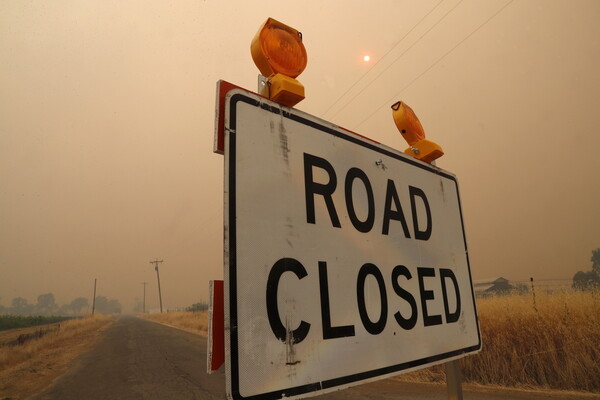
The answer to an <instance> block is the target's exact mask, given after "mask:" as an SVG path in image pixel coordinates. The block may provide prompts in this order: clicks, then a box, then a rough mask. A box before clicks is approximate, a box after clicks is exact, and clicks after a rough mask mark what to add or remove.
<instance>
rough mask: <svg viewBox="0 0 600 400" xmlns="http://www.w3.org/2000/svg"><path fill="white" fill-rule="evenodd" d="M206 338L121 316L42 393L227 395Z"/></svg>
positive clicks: (367, 393)
mask: <svg viewBox="0 0 600 400" xmlns="http://www.w3.org/2000/svg"><path fill="white" fill-rule="evenodd" d="M205 370H206V339H204V338H202V337H200V336H197V335H194V334H190V333H187V332H183V331H180V330H177V329H174V328H170V327H166V326H163V325H159V324H155V323H153V322H149V321H145V320H141V319H137V318H133V317H123V318H121V319H119V320H118V321H117V322H115V323H114V324H113V325H112V326H111V327H110V328H109V330H108V331H107V332H106V336H105V337H104V339H103V340H102V341H101V342H100V343H99V344H98V346H97V347H96V348H95V349H94V350H93V351H92V352H90V353H88V354H86V355H84V356H83V357H81V358H80V359H79V360H78V361H77V362H76V363H75V365H74V366H73V367H72V368H71V370H70V371H69V372H68V373H67V374H65V375H63V376H62V377H61V378H59V379H58V380H57V381H56V382H55V384H54V385H53V386H51V387H49V388H47V389H46V390H45V391H44V392H42V393H40V394H38V395H37V396H34V397H33V399H35V400H42V399H61V400H75V399H77V400H79V399H89V400H94V399H102V400H105V399H114V400H118V399H148V400H153V399H161V400H162V399H170V400H177V399H202V400H213V399H225V376H224V374H223V373H222V372H221V373H217V374H213V375H208V374H206V372H205ZM464 397H465V400H475V399H477V400H522V399H535V400H547V399H548V400H549V399H552V400H556V399H565V400H567V399H568V400H580V399H581V400H583V399H586V400H589V399H600V395H579V394H574V395H568V394H566V393H558V392H552V393H540V392H523V391H511V390H491V389H481V388H476V387H470V386H466V387H465V396H464ZM318 398H319V399H323V400H375V399H377V400H392V399H394V400H446V399H447V395H446V388H445V386H444V385H435V384H411V383H402V382H398V381H395V380H385V381H380V382H375V383H372V384H367V385H361V386H357V387H355V388H351V389H347V390H343V391H340V392H336V393H330V394H327V395H323V396H321V397H318Z"/></svg>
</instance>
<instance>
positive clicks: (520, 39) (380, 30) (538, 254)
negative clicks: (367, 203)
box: [0, 0, 600, 310]
mask: <svg viewBox="0 0 600 400" xmlns="http://www.w3.org/2000/svg"><path fill="white" fill-rule="evenodd" d="M267 17H273V18H275V19H278V20H280V21H282V22H285V23H287V24H289V25H291V26H293V27H295V28H297V29H298V30H300V31H302V33H303V39H304V43H305V46H306V48H307V52H308V57H309V61H308V67H307V69H306V71H305V72H304V73H303V74H302V75H300V76H299V78H298V79H299V80H300V81H301V82H302V83H303V85H304V86H305V88H306V99H305V100H304V101H302V102H301V103H299V104H298V105H297V108H299V109H301V110H303V111H306V112H308V113H310V114H313V115H316V116H318V117H321V118H324V119H326V120H329V121H331V122H333V123H335V124H337V125H340V126H343V127H345V128H347V129H350V130H353V131H355V132H357V133H360V134H362V135H364V136H368V137H370V138H372V139H374V140H376V141H379V142H381V143H384V144H386V145H388V146H391V147H394V148H397V149H400V150H403V149H404V148H406V143H405V142H404V141H403V139H402V138H401V137H400V134H399V133H398V131H397V130H396V128H395V126H394V122H393V119H392V115H391V110H390V105H391V104H393V103H394V102H396V101H398V100H403V101H405V102H406V103H408V104H409V105H410V106H411V107H412V108H413V110H415V112H416V113H417V115H418V116H419V118H420V120H421V122H422V124H423V126H424V128H425V131H426V133H427V136H428V138H429V139H431V140H433V141H435V142H437V143H439V144H440V145H441V146H442V148H443V149H444V151H445V152H446V155H445V156H444V157H442V158H441V159H439V160H438V163H437V165H438V166H440V167H442V168H444V169H446V170H448V171H450V172H452V173H454V174H456V176H457V177H458V180H459V184H460V190H461V199H462V205H463V214H464V218H465V228H466V234H467V242H468V246H469V253H470V261H471V270H472V274H473V278H474V279H475V280H480V279H487V278H496V277H499V276H503V277H505V278H507V279H510V280H515V281H520V280H526V279H529V277H535V278H536V279H570V278H571V277H572V276H573V274H574V273H575V272H577V271H578V270H589V269H590V268H591V263H590V261H589V260H590V257H591V251H592V250H593V249H595V248H598V247H600V206H599V205H600V157H599V156H598V151H599V149H600V73H599V71H600V23H598V21H600V2H598V1H596V0H576V1H554V0H514V1H509V0H486V1H479V0H465V1H458V0H441V1H440V0H431V1H423V0H402V1H401V0H393V1H392V0H390V1H379V0H375V1H348V0H343V1H341V0H332V1H321V0H318V1H317V0H307V1H304V2H300V3H299V2H287V1H277V2H275V1H270V2H265V1H252V2H246V1H215V0H206V1H176V2H165V1H158V0H144V1H141V0H140V1H120V0H119V1H116V0H107V1H80V0H77V1H62V0H59V1H53V2H47V1H27V2H25V1H2V2H0V298H1V299H0V304H2V305H4V306H9V305H10V303H11V300H12V299H13V298H14V297H17V296H22V297H25V298H27V299H28V300H29V301H30V302H35V301H36V298H37V296H38V295H40V294H43V293H49V292H51V293H54V294H55V296H56V299H57V302H58V303H60V304H62V303H66V302H69V301H71V300H72V299H73V298H75V297H79V296H83V297H87V298H91V296H92V290H93V282H94V279H95V278H97V279H98V292H97V294H98V295H99V296H107V297H109V298H116V299H118V300H119V301H120V302H121V304H122V305H123V306H124V308H125V310H131V309H132V307H133V304H134V301H135V299H136V298H137V299H141V298H142V293H143V286H142V282H148V286H147V305H148V308H156V307H158V296H157V287H156V275H155V272H154V269H153V267H152V265H151V264H150V263H149V261H150V260H153V259H154V258H156V257H158V258H159V259H163V260H164V262H163V263H162V264H161V266H160V268H161V269H160V272H161V284H162V292H163V303H164V307H165V308H174V307H185V306H189V305H190V304H192V303H195V302H198V301H207V300H208V281H209V280H210V279H222V277H223V157H222V156H220V155H217V154H213V152H212V146H213V130H214V113H215V87H216V82H217V80H219V79H225V80H227V81H229V82H232V83H234V84H237V85H239V86H242V87H245V88H247V89H250V90H255V89H256V85H257V83H256V81H257V74H258V70H257V69H256V67H255V66H254V64H253V62H252V59H251V56H250V50H249V47H250V41H251V39H252V37H253V36H254V34H255V32H256V31H257V30H258V28H259V27H260V25H261V24H262V23H263V22H264V21H265V20H266V18H267ZM365 55H369V56H370V58H371V59H370V61H369V62H365V61H364V56H365Z"/></svg>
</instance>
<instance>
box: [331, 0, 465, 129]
mask: <svg viewBox="0 0 600 400" xmlns="http://www.w3.org/2000/svg"><path fill="white" fill-rule="evenodd" d="M462 2H463V0H460V1H459V2H458V3H456V4H455V5H454V6H453V7H452V8H451V9H450V10H448V11H447V12H446V14H444V15H443V16H442V17H441V18H440V19H439V20H437V21H436V23H435V24H433V25H431V26H430V27H429V29H427V30H426V31H425V32H424V33H423V34H422V35H421V36H419V38H418V39H417V40H415V41H414V42H413V44H411V45H410V46H408V48H407V49H406V50H404V51H403V52H402V53H401V54H400V55H399V56H398V57H396V59H395V60H394V61H392V62H391V63H390V64H389V65H388V66H387V67H385V69H384V70H383V71H381V72H380V73H379V74H378V75H377V76H376V77H375V78H373V79H372V80H371V83H369V84H368V85H366V86H365V87H363V88H362V89H361V90H359V91H358V93H356V94H355V95H354V96H352V97H351V98H350V99H349V100H348V101H347V102H346V103H345V104H344V105H343V106H342V107H340V109H339V110H338V111H337V112H335V113H334V114H333V115H332V116H331V118H333V117H335V116H336V115H338V114H339V113H340V112H341V111H342V110H343V109H344V108H346V107H347V106H348V104H350V103H351V102H352V101H353V100H354V99H355V98H357V97H358V96H359V95H361V94H362V93H363V92H364V91H365V90H367V88H368V87H370V86H371V85H372V84H373V82H375V81H376V80H377V79H379V77H380V76H381V75H383V74H384V73H385V72H386V71H387V70H388V69H390V68H391V67H392V65H394V64H396V63H397V62H398V60H400V59H401V58H402V57H403V56H404V55H405V54H406V53H408V52H409V51H410V50H411V49H412V48H413V47H414V46H415V45H416V44H417V43H419V42H420V41H421V40H422V39H423V38H424V37H425V36H426V35H427V34H428V33H429V32H431V31H432V30H433V28H435V27H436V26H438V25H439V24H440V23H441V22H442V21H443V20H444V19H445V18H446V17H447V16H448V15H449V14H450V13H451V12H452V11H454V10H455V9H456V7H458V6H459V5H460V3H462Z"/></svg>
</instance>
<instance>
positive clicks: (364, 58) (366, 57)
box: [363, 55, 371, 62]
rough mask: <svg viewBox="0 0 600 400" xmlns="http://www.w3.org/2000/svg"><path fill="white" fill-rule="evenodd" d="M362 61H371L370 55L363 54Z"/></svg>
mask: <svg viewBox="0 0 600 400" xmlns="http://www.w3.org/2000/svg"><path fill="white" fill-rule="evenodd" d="M363 61H364V62H369V61H371V56H369V55H367V56H364V57H363Z"/></svg>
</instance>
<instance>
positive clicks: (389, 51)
mask: <svg viewBox="0 0 600 400" xmlns="http://www.w3.org/2000/svg"><path fill="white" fill-rule="evenodd" d="M443 1H444V0H440V1H439V2H438V3H437V4H436V5H435V6H433V8H432V9H431V10H429V12H428V13H427V14H425V15H424V16H423V17H422V18H421V19H420V20H419V22H417V23H416V24H415V25H414V26H413V27H412V28H411V29H410V30H409V31H408V32H407V33H406V34H405V35H404V36H402V38H401V39H400V40H399V41H398V42H397V43H396V44H395V45H393V46H392V47H391V48H390V49H389V50H388V51H387V52H386V53H385V54H384V55H383V56H382V57H381V58H380V59H379V60H377V62H376V63H375V64H373V66H372V67H371V68H369V70H368V71H366V72H365V73H364V74H362V76H361V77H360V78H358V79H357V80H356V81H355V82H354V83H353V84H352V86H350V87H349V88H348V89H347V90H346V91H345V92H344V93H342V95H340V97H338V98H337V99H336V100H335V101H334V102H333V103H332V104H331V105H330V106H329V107H328V108H327V110H325V111H324V112H323V113H322V114H321V116H324V115H325V114H327V113H328V112H329V110H331V109H332V108H333V107H334V106H335V105H336V104H337V103H338V102H339V101H340V100H341V99H342V98H343V97H344V96H345V95H347V94H348V92H350V91H351V90H352V89H354V87H355V86H356V85H357V84H358V83H359V82H360V81H362V80H363V78H364V77H365V76H367V75H368V74H369V72H371V71H372V70H373V69H374V68H375V67H376V66H377V64H379V63H380V62H381V61H382V60H383V59H384V58H385V57H387V55H388V54H390V53H391V51H392V50H394V49H395V48H396V47H398V46H399V45H400V43H402V42H403V41H404V39H406V37H407V36H408V35H410V33H411V32H412V31H413V30H415V28H416V27H417V26H419V24H421V22H423V20H424V19H425V18H427V17H428V16H429V14H431V13H432V12H433V11H434V10H435V9H436V8H438V6H439V5H440V4H442V2H443ZM461 1H462V0H461Z"/></svg>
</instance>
